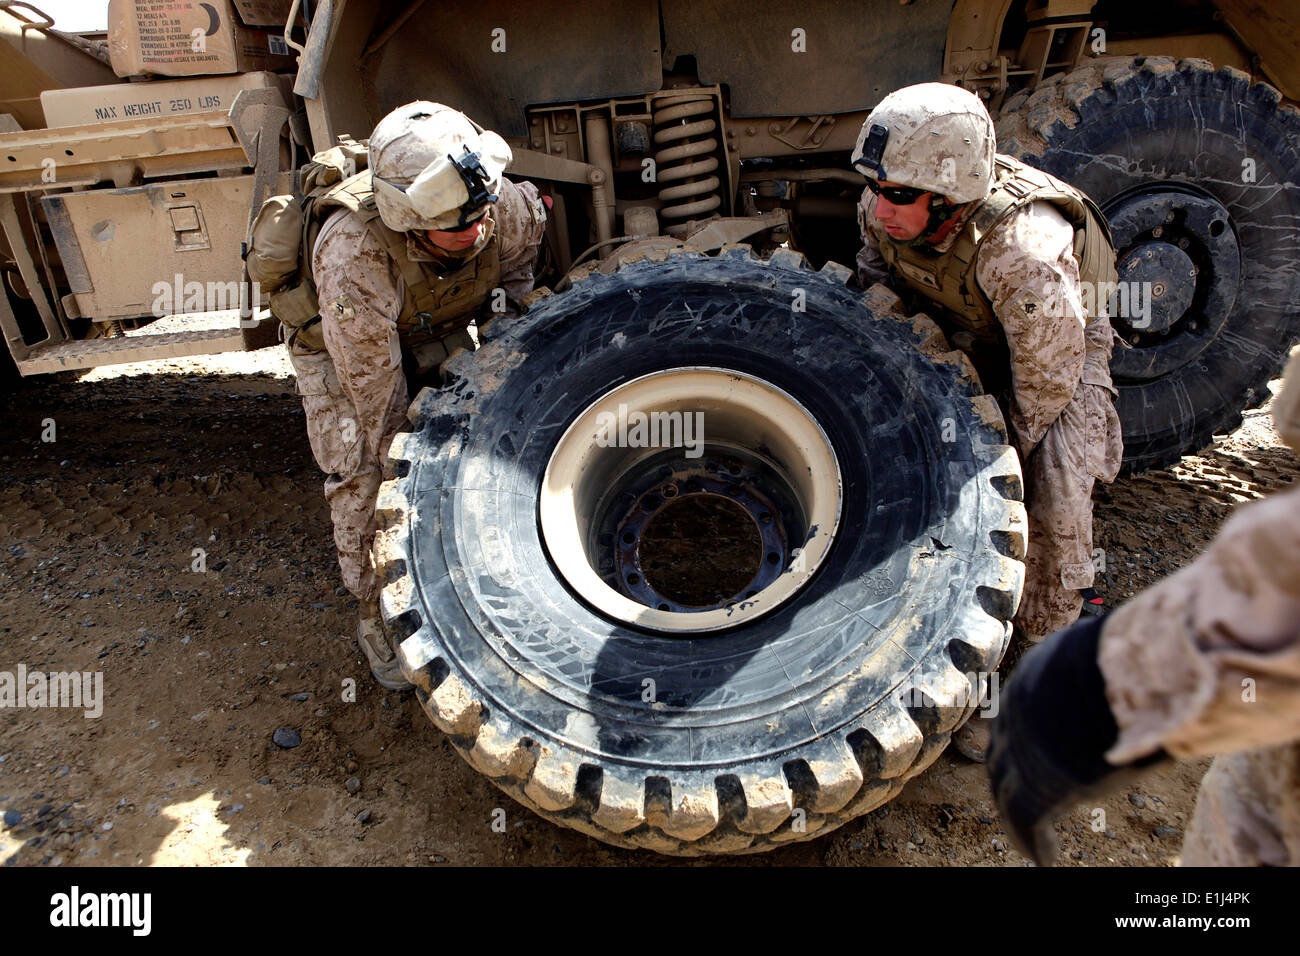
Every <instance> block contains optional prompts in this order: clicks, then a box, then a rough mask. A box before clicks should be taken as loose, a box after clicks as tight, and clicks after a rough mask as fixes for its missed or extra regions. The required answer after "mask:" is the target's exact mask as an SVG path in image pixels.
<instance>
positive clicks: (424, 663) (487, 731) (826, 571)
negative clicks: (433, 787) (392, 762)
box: [376, 248, 1025, 855]
mask: <svg viewBox="0 0 1300 956" xmlns="http://www.w3.org/2000/svg"><path fill="white" fill-rule="evenodd" d="M653 255H654V254H652V256H653ZM654 258H655V259H656V260H657V261H651V260H650V259H649V258H647V259H643V260H640V261H633V262H628V263H624V264H623V265H621V266H620V267H619V268H618V269H617V271H614V272H612V274H608V275H606V274H603V273H601V272H590V273H589V274H588V275H587V276H586V277H585V278H582V279H579V280H578V281H576V282H575V283H574V284H573V287H572V288H571V289H569V290H567V291H566V292H564V293H562V294H559V295H554V296H550V297H547V298H544V299H543V300H541V301H540V303H538V304H537V305H535V306H534V307H533V309H532V311H531V312H530V313H529V314H528V315H527V316H526V317H524V318H523V319H520V320H517V321H514V322H512V323H505V322H504V321H502V320H499V321H498V322H497V323H494V328H493V329H492V332H491V334H490V335H489V336H488V341H487V343H486V344H485V345H484V347H483V348H481V349H480V350H479V351H478V352H477V353H475V354H473V355H468V354H462V355H460V356H458V357H457V358H455V359H453V360H452V361H451V363H449V365H450V374H451V375H452V376H453V378H452V381H451V383H450V384H449V385H447V386H446V387H444V388H443V389H441V390H438V391H433V390H429V389H426V390H425V391H424V392H422V393H421V394H420V396H419V398H418V399H417V400H416V402H415V403H414V405H413V406H412V410H411V421H412V423H413V425H414V429H415V430H414V431H413V432H410V433H407V434H403V435H399V436H398V438H397V440H396V441H395V442H394V444H393V450H392V453H391V460H392V462H391V463H392V468H393V473H394V474H395V476H396V477H395V479H394V480H390V481H388V482H386V483H385V484H384V486H383V489H382V491H381V493H380V499H379V515H380V524H381V531H380V532H379V535H378V537H377V541H376V555H377V558H378V560H379V562H380V565H381V567H382V568H383V569H384V573H385V574H386V580H387V581H388V582H390V583H388V584H387V586H386V588H385V590H384V592H383V596H382V599H381V607H382V610H383V615H384V618H385V621H386V622H387V624H388V626H389V627H391V628H392V629H393V630H394V632H396V633H397V634H398V635H400V636H401V638H402V643H401V652H402V657H403V661H404V667H405V670H406V672H407V674H408V676H409V677H410V679H411V680H412V681H413V682H414V683H415V684H416V685H417V693H418V696H419V698H420V701H421V703H422V705H423V706H424V708H425V710H426V711H427V712H428V714H429V716H430V718H431V719H432V720H433V722H434V723H435V724H436V725H437V726H438V727H439V728H440V729H441V730H442V731H443V732H445V733H446V734H447V735H448V736H449V737H450V739H451V741H452V743H453V744H454V745H455V746H456V748H457V750H458V751H459V752H460V753H461V755H462V756H463V757H464V758H465V759H466V760H467V761H468V762H469V763H470V764H471V765H472V766H473V767H475V768H476V769H477V770H479V771H480V772H482V773H483V774H485V775H486V776H488V777H489V778H491V779H492V781H493V782H494V783H496V784H497V785H498V786H499V787H500V788H501V789H502V790H504V791H505V792H506V793H508V794H509V795H510V796H511V797H513V798H514V799H515V800H517V801H518V802H519V803H521V804H523V805H524V806H526V807H528V808H530V809H532V810H534V811H536V812H537V813H539V814H541V815H542V816H543V817H545V818H547V819H549V820H552V821H554V822H556V823H559V824H562V825H565V826H569V827H573V828H574V829H577V830H579V831H581V832H583V833H586V834H589V835H591V836H594V837H597V838H599V839H601V840H604V841H606V842H608V843H611V844H615V845H618V846H623V847H643V848H648V849H652V850H656V851H659V852H661V853H667V854H679V855H698V854H703V853H741V852H753V851H757V850H762V849H766V848H769V847H772V846H776V845H779V844H782V843H786V842H791V841H797V840H802V839H807V838H809V837H813V836H817V835H820V834H823V833H826V832H828V831H829V830H831V829H834V828H835V827H837V826H839V825H840V824H842V823H844V822H846V821H847V820H850V819H852V818H853V817H855V816H857V815H859V814H862V813H865V812H867V811H869V810H872V809H873V808H875V807H877V806H879V805H880V804H882V803H884V802H885V801H887V800H888V799H890V798H891V797H893V796H894V795H895V794H897V793H898V792H899V790H901V789H902V787H903V785H904V782H905V781H906V780H908V779H909V778H910V777H912V776H914V775H916V774H917V773H920V772H921V771H922V770H923V769H924V768H926V767H927V766H929V764H930V763H931V762H932V761H933V760H934V759H935V758H936V757H937V756H938V755H939V753H940V752H941V751H942V750H943V749H944V747H945V746H946V745H947V743H948V740H949V736H950V733H951V731H952V730H953V729H954V728H955V727H957V726H959V725H960V723H961V722H962V721H963V720H964V719H965V718H966V717H967V716H968V715H969V714H970V713H971V712H972V711H973V709H974V707H975V706H976V697H974V696H972V695H969V694H968V693H967V691H968V689H969V687H970V685H971V680H970V678H969V676H967V675H972V674H987V673H989V672H992V671H993V670H994V669H995V668H996V667H997V665H998V662H999V661H1000V659H1001V657H1002V655H1003V652H1004V650H1005V648H1006V645H1007V642H1008V639H1009V634H1010V625H1009V623H1008V621H1009V619H1010V617H1011V615H1012V613H1013V612H1014V609H1015V607H1016V605H1017V603H1018V600H1019V593H1020V588H1021V584H1022V581H1023V564H1022V563H1021V560H1020V559H1021V558H1022V557H1023V554H1024V537H1025V515H1024V509H1023V506H1022V505H1021V504H1020V498H1021V477H1020V468H1019V462H1018V459H1017V458H1016V455H1015V453H1014V451H1013V450H1012V449H1011V448H1009V447H1008V446H1007V444H1006V432H1005V429H1004V428H1003V425H1002V420H1001V416H1000V413H999V411H998V409H997V405H996V403H995V402H994V401H993V400H992V399H991V398H990V397H988V396H984V395H982V394H981V392H980V388H979V385H978V382H977V380H976V378H975V375H974V372H973V370H972V368H971V367H970V364H969V363H968V362H967V361H966V360H965V359H964V357H963V356H961V354H960V353H957V352H948V351H946V349H947V346H946V345H945V344H944V340H943V337H942V335H941V334H940V333H939V332H938V329H937V327H936V326H934V324H933V323H932V322H931V321H930V320H929V319H927V318H925V317H924V316H915V317H910V318H909V317H907V316H905V315H903V314H902V313H901V311H898V309H899V304H898V300H897V298H896V297H894V296H893V295H892V293H888V292H886V291H885V290H884V289H883V288H881V287H874V288H873V289H872V290H870V291H868V292H867V293H863V292H861V291H860V290H856V289H854V288H852V287H851V286H849V285H848V284H846V280H847V279H848V276H849V273H848V270H846V269H844V268H843V267H842V266H835V265H831V266H827V267H826V268H825V269H823V270H822V271H821V272H820V273H816V272H813V271H812V270H811V269H810V268H809V267H808V266H807V263H806V262H805V261H804V260H803V258H802V257H801V256H798V255H797V254H794V253H789V252H778V253H776V254H775V255H774V256H773V258H772V259H771V260H769V261H760V260H758V259H756V258H755V257H754V256H753V255H752V253H750V252H749V250H747V249H745V248H733V249H728V250H726V251H724V252H723V253H722V254H721V255H719V256H718V257H716V258H708V257H703V256H700V255H698V254H678V253H674V254H673V255H671V256H669V255H666V254H659V255H657V256H654ZM797 290H803V292H804V294H805V295H806V311H805V312H802V313H799V312H796V311H794V310H793V309H792V302H794V301H795V296H796V291H797ZM701 365H704V366H709V365H711V366H718V367H722V368H726V369H734V370H737V371H739V372H741V373H747V374H749V375H752V376H758V377H761V378H763V379H765V380H767V381H770V382H771V383H773V384H775V385H777V386H779V387H780V388H782V389H784V390H785V391H786V392H788V393H789V394H790V395H792V396H794V397H795V398H796V399H797V400H798V401H800V402H802V403H803V405H804V406H805V407H806V408H807V409H808V410H809V411H810V412H811V413H812V414H813V415H814V416H815V417H816V419H817V421H818V422H820V424H821V426H822V428H823V429H824V430H825V433H826V434H827V436H828V437H829V439H830V441H831V443H832V444H833V446H834V448H835V451H836V455H837V457H838V461H839V464H840V468H841V471H842V476H843V491H844V494H843V501H844V513H843V519H842V521H841V524H840V528H841V531H840V534H839V536H838V538H837V540H836V541H835V544H834V546H833V548H832V550H831V551H830V553H829V555H828V556H827V558H826V559H825V561H824V563H823V564H822V566H821V568H820V570H819V572H818V574H817V576H816V577H814V578H813V579H812V581H811V583H809V584H808V585H807V586H806V587H805V588H804V589H803V590H802V591H801V592H799V593H798V594H797V595H796V596H795V597H794V598H793V599H791V601H789V602H788V603H787V604H785V605H783V606H781V607H779V608H778V609H776V610H775V611H773V612H771V613H770V614H768V615H767V616H765V617H761V618H759V619H757V620H756V621H753V622H752V623H750V624H748V625H745V626H741V627H738V628H733V629H731V630H727V631H722V632H720V633H713V634H709V635H703V636H698V635H687V636H685V637H681V636H677V637H671V636H664V635H662V634H660V635H656V634H654V633H647V632H645V631H643V630H638V629H635V628H633V627H629V626H625V625H622V624H619V623H617V622H614V621H611V620H609V619H607V618H605V617H602V616H600V615H599V614H597V613H595V612H593V611H592V610H591V609H589V608H588V606H587V605H586V604H584V603H583V602H582V601H580V600H578V599H577V598H576V597H575V596H574V594H573V593H572V592H571V591H570V590H569V589H568V588H567V587H566V586H565V584H564V582H563V581H562V580H561V578H560V577H559V575H558V574H557V572H556V570H555V568H554V567H553V566H552V564H551V563H550V560H549V559H548V554H547V551H546V549H545V546H544V541H543V539H542V537H541V535H540V534H539V529H538V524H539V521H538V508H539V501H538V496H539V486H540V484H541V480H542V475H543V471H544V469H545V468H546V466H547V461H548V456H549V455H550V454H551V451H552V448H553V447H554V446H555V445H556V443H557V441H558V440H559V439H560V436H561V434H562V433H564V431H565V429H566V427H567V426H568V425H569V424H570V422H571V420H573V419H574V418H575V417H576V416H577V415H578V414H579V412H580V411H581V410H582V409H584V408H586V407H587V406H588V404H589V403H591V402H592V401H593V400H594V399H596V398H597V397H599V396H601V395H602V394H605V393H606V392H608V390H610V389H611V388H613V387H615V386H617V385H619V384H621V383H624V382H627V381H628V380H631V379H634V378H636V377H637V376H641V375H645V374H647V373H650V372H654V371H657V370H661V369H666V368H674V367H684V366H701ZM647 677H651V678H653V679H654V680H655V682H656V684H657V694H656V695H655V696H656V698H657V699H656V700H655V701H654V702H653V703H651V702H647V701H646V700H643V696H644V689H645V686H646V685H645V684H644V680H645V678H647ZM917 690H923V691H924V692H925V695H926V696H924V697H923V696H921V694H919V693H915V691H917ZM934 702H939V704H938V705H936V704H935V703H934ZM944 702H950V703H951V706H944V705H943V703H944Z"/></svg>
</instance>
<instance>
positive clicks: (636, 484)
mask: <svg viewBox="0 0 1300 956" xmlns="http://www.w3.org/2000/svg"><path fill="white" fill-rule="evenodd" d="M678 439H681V440H680V441H678ZM841 507H842V486H841V480H840V471H839V463H838V460H837V459H836V457H835V452H834V450H833V449H832V447H831V444H830V440H829V439H828V438H827V437H826V434H825V432H824V431H823V430H822V429H821V426H820V425H818V423H817V421H816V420H815V419H814V418H813V417H812V415H811V414H810V413H809V412H808V411H807V409H805V408H804V407H803V406H802V405H801V404H800V403H799V402H798V401H796V400H795V399H794V398H793V397H791V396H790V395H789V394H787V393H786V392H784V391H783V390H781V389H780V388H778V387H776V386H775V385H772V384H771V383H769V382H766V381H763V380H762V379H759V378H757V377H755V376H752V375H748V374H745V373H741V372H735V371H730V370H727V369H719V368H699V367H688V368H675V369H667V370H664V371H661V372H654V373H652V374H650V375H645V376H642V377H640V378H637V379H634V380H632V381H630V382H627V383H625V384H623V385H620V386H618V387H616V388H614V389H612V390H610V391H609V392H607V393H606V394H605V395H603V396H601V397H600V398H599V399H597V400H596V401H595V402H593V403H592V404H591V405H590V406H588V407H587V408H586V409H585V410H584V411H583V412H582V413H581V414H580V415H579V416H578V417H577V419H576V420H575V421H574V422H573V423H572V424H571V425H570V426H569V427H568V429H567V430H566V431H565V433H564V435H563V436H562V437H561V438H560V441H559V442H558V443H557V444H556V446H555V449H554V450H553V451H552V454H551V458H550V461H549V462H548V464H547V468H546V473H545V475H544V476H543V479H542V489H541V495H540V504H539V520H540V524H541V530H542V539H543V541H544V542H545V544H546V548H547V551H548V552H549V553H550V556H551V559H552V560H553V561H554V562H555V564H556V567H557V568H558V570H559V572H560V574H561V575H562V576H563V577H564V579H565V580H566V582H567V583H568V584H569V586H570V587H571V588H572V589H573V590H574V591H575V592H576V593H577V594H578V596H579V597H580V598H582V599H583V600H584V601H585V602H586V603H587V604H588V605H590V606H591V607H592V608H594V609H595V610H597V611H599V612H601V613H603V614H605V615H607V616H610V617H613V618H615V619H616V620H619V621H622V622H624V623H628V624H635V625H638V626H641V627H645V628H649V629H652V630H659V631H665V632H681V633H689V634H699V633H703V632H708V631H715V630H720V629H723V628H730V627H733V626H735V625H737V624H740V623H743V622H747V621H749V620H751V619H753V618H755V617H758V616H760V615H763V614H766V613H768V612H769V611H772V610H773V609H775V608H776V607H778V606H780V605H781V604H783V603H785V602H786V601H787V600H789V599H790V598H791V597H793V596H794V594H795V593H796V592H798V591H799V590H800V589H801V588H802V587H803V586H804V585H805V584H807V582H808V581H809V580H811V578H812V576H813V575H814V574H815V573H816V571H817V568H818V567H819V566H820V565H821V563H822V561H823V559H824V558H825V557H826V554H827V553H828V552H829V549H830V546H831V543H832V542H833V540H834V537H835V532H836V529H837V527H838V524H839V517H840V512H841Z"/></svg>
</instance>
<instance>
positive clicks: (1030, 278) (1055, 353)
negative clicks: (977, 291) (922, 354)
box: [857, 190, 1123, 639]
mask: <svg viewBox="0 0 1300 956" xmlns="http://www.w3.org/2000/svg"><path fill="white" fill-rule="evenodd" d="M977 205H978V204H977V203H971V204H969V205H968V206H967V208H966V209H965V210H964V211H963V212H962V213H961V214H960V218H959V219H958V222H957V224H956V225H955V226H954V227H953V229H952V231H951V232H950V233H949V234H948V235H947V236H945V237H944V239H943V241H942V242H940V243H937V244H935V246H934V249H935V251H936V252H937V253H943V252H946V251H948V250H949V249H951V248H952V246H953V244H954V243H955V242H956V239H957V237H958V235H960V233H961V231H962V230H963V229H964V228H966V226H967V224H968V222H969V219H970V217H971V215H972V214H973V212H974V210H975V208H976V207H977ZM874 209H875V196H874V195H873V194H872V193H871V192H870V191H869V190H865V191H864V192H863V194H862V203H861V208H860V210H859V224H860V226H861V227H862V240H863V248H862V251H861V252H860V253H859V254H858V260H857V265H858V280H859V282H860V283H861V284H862V285H863V286H864V287H865V286H867V285H869V284H870V283H872V282H888V281H889V274H888V271H887V269H886V267H885V263H884V260H883V259H882V258H881V255H880V252H879V250H878V248H877V243H879V242H881V241H889V239H888V235H887V234H886V233H885V232H884V231H883V230H882V229H880V227H879V223H878V221H877V220H876V219H875V216H874V214H873V213H874ZM1073 241H1074V229H1073V227H1072V226H1071V225H1070V223H1069V221H1068V220H1066V218H1065V217H1064V216H1062V215H1061V213H1060V212H1058V211H1057V210H1056V209H1055V208H1054V207H1053V206H1052V205H1051V204H1049V203H1046V202H1034V203H1030V204H1029V205H1027V206H1023V207H1021V208H1019V209H1017V210H1016V211H1015V212H1012V213H1011V214H1010V215H1009V216H1008V217H1007V218H1006V219H1004V220H1003V221H1002V222H1001V223H999V224H998V225H997V226H996V227H995V228H994V229H993V230H992V231H991V232H990V233H989V235H988V236H987V237H986V238H985V240H984V242H983V244H982V245H981V246H980V248H979V253H978V255H977V257H976V260H975V268H976V273H975V274H976V279H977V281H978V282H979V285H980V288H981V289H982V290H983V292H984V293H985V295H986V296H988V299H989V302H990V304H991V305H992V307H993V311H994V314H996V315H997V318H998V321H999V322H1000V323H1001V326H1002V330H1003V332H1004V333H1005V337H1006V343H1007V347H1008V350H1009V353H1010V366H1011V367H1010V372H1011V395H1010V400H1009V403H1008V413H1009V421H1008V425H1009V426H1010V431H1011V437H1012V441H1014V442H1015V445H1016V448H1017V449H1018V450H1019V452H1020V457H1021V461H1022V462H1024V469H1025V504H1026V510H1027V511H1028V515H1029V540H1028V553H1027V556H1026V561H1027V568H1026V576H1025V588H1024V594H1023V596H1022V598H1021V601H1020V607H1019V609H1018V611H1017V612H1016V618H1015V621H1016V623H1017V624H1018V625H1019V627H1020V629H1021V630H1022V631H1023V632H1024V633H1025V634H1026V635H1027V636H1029V637H1030V638H1034V639H1041V638H1042V637H1045V636H1046V635H1048V634H1051V633H1052V632H1053V631H1055V630H1057V629H1059V628H1062V627H1065V626H1067V625H1068V624H1071V623H1072V622H1073V621H1074V620H1075V619H1076V618H1077V617H1078V616H1079V611H1080V608H1081V607H1082V604H1083V601H1082V597H1081V595H1080V593H1079V589H1080V588H1086V587H1090V586H1091V585H1092V583H1093V577H1094V566H1093V561H1092V487H1093V481H1094V479H1097V478H1100V479H1101V480H1103V481H1112V480H1113V479H1114V477H1115V475H1116V473H1117V472H1118V471H1119V466H1120V460H1121V458H1122V455H1123V447H1122V442H1121V437H1120V424H1119V416H1118V414H1117V413H1116V411H1115V405H1114V401H1113V396H1114V395H1115V394H1116V392H1115V389H1114V387H1113V386H1112V384H1111V380H1110V353H1111V345H1112V332H1111V326H1110V321H1109V319H1108V318H1107V317H1106V316H1105V315H1098V316H1097V317H1096V318H1095V319H1093V321H1092V322H1091V323H1090V324H1088V325H1087V327H1086V328H1085V318H1086V315H1085V311H1084V307H1083V302H1082V297H1081V293H1080V286H1079V268H1078V263H1077V261H1076V260H1075V258H1074V256H1073V254H1072V252H1071V250H1072V247H1073ZM1045 306H1050V307H1045ZM917 307H918V308H924V304H923V303H921V304H918V305H917ZM936 318H937V319H938V320H939V321H940V323H941V324H942V323H943V318H942V316H941V315H936ZM945 331H946V332H948V333H949V334H950V335H952V330H951V329H945ZM953 339H954V344H961V339H960V338H959V337H958V336H953ZM971 357H972V359H974V360H975V364H976V368H977V369H979V371H980V374H981V376H983V377H985V379H986V380H991V379H996V378H997V377H998V375H997V373H998V371H999V370H995V369H989V368H988V367H987V364H986V363H985V362H983V361H982V359H983V356H982V355H981V354H978V353H972V355H971Z"/></svg>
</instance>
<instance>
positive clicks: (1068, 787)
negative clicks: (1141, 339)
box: [988, 616, 1167, 866]
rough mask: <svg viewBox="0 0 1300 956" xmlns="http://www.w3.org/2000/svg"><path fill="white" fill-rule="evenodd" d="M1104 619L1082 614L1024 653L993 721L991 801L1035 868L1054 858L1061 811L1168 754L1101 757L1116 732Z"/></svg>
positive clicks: (1106, 791) (1103, 792) (1119, 784)
mask: <svg viewBox="0 0 1300 956" xmlns="http://www.w3.org/2000/svg"><path fill="white" fill-rule="evenodd" d="M1105 620H1106V619H1105V617H1104V616H1103V617H1084V618H1081V619H1080V620H1079V621H1077V622H1076V623H1074V624H1072V625H1070V626H1069V627H1067V628H1065V629H1063V630H1060V631H1057V632H1056V633H1055V634H1053V635H1052V636H1051V637H1049V638H1047V640H1045V641H1043V643H1042V644H1041V645H1040V646H1038V647H1036V648H1034V649H1033V650H1031V651H1029V653H1027V654H1026V655H1025V656H1024V657H1022V658H1021V659H1020V662H1019V663H1018V664H1017V665H1016V669H1015V673H1014V674H1013V675H1012V676H1011V680H1010V681H1009V682H1008V683H1007V686H1006V689H1005V690H1003V692H1002V699H1001V703H1000V706H999V708H998V715H997V718H996V719H995V720H994V723H993V733H992V741H991V743H990V746H989V759H988V770H989V784H990V786H991V787H992V789H993V799H994V800H995V801H996V802H997V805H998V812H999V813H1000V814H1001V815H1002V820H1003V822H1004V823H1005V824H1006V827H1007V829H1008V831H1009V832H1010V834H1011V839H1012V841H1013V842H1014V843H1015V845H1016V848H1017V849H1018V850H1020V852H1021V853H1023V854H1024V855H1025V856H1027V857H1029V858H1030V859H1031V860H1033V861H1034V862H1035V863H1037V864H1039V865H1040V866H1041V865H1043V864H1046V863H1051V862H1052V861H1053V860H1055V859H1056V851H1057V844H1056V832H1055V831H1054V830H1053V829H1052V821H1053V820H1054V819H1055V818H1056V817H1057V816H1058V815H1060V814H1061V813H1062V812H1064V811H1065V810H1068V809H1069V808H1070V807H1072V806H1073V805H1074V804H1076V803H1078V802H1080V801H1081V800H1084V799H1086V798H1088V797H1096V796H1100V795H1102V794H1105V793H1108V792H1110V791H1113V790H1115V789H1116V788H1118V787H1120V786H1122V785H1123V784H1124V783H1125V782H1126V781H1128V780H1130V779H1132V778H1133V777H1134V776H1136V774H1135V773H1134V772H1133V769H1134V768H1143V769H1145V768H1146V767H1149V766H1150V765H1151V764H1153V763H1157V762H1159V761H1161V760H1163V759H1165V758H1166V756H1167V755H1166V754H1165V753H1164V752H1163V751H1160V752H1158V753H1156V754H1153V755H1151V756H1150V757H1144V758H1143V759H1142V760H1140V761H1137V762H1136V763H1134V764H1128V765H1125V766H1120V767H1117V766H1114V765H1112V764H1110V763H1107V762H1106V758H1105V757H1104V756H1103V754H1105V752H1106V751H1107V750H1109V749H1110V748H1111V747H1112V746H1113V745H1114V743H1115V739H1116V737H1117V736H1118V735H1119V728H1118V727H1117V726H1116V724H1115V718H1114V716H1113V715H1112V714H1111V712H1110V705H1109V703H1108V702H1107V701H1106V682H1105V679H1104V678H1103V677H1102V674H1101V669H1100V668H1099V667H1098V666H1097V644H1098V641H1099V640H1100V639H1101V629H1102V625H1103V623H1104V622H1105Z"/></svg>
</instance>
